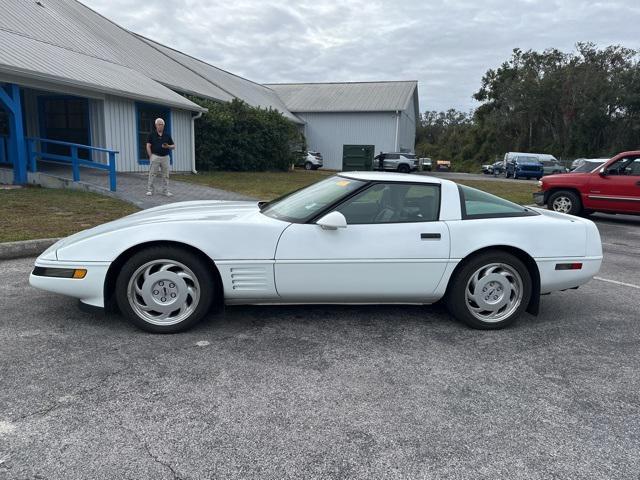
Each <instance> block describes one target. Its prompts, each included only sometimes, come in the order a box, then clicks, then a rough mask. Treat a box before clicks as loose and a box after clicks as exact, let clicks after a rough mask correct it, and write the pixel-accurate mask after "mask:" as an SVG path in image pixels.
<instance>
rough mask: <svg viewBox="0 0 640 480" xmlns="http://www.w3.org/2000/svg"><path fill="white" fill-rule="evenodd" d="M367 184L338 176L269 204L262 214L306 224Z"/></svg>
mask: <svg viewBox="0 0 640 480" xmlns="http://www.w3.org/2000/svg"><path fill="white" fill-rule="evenodd" d="M365 184H366V182H363V181H361V180H354V179H352V178H346V177H341V176H339V175H336V176H333V177H329V178H327V179H326V180H322V181H321V182H318V183H314V184H313V185H310V186H308V187H306V188H303V189H302V190H298V191H296V192H293V193H290V194H288V195H285V196H284V197H281V198H279V199H276V200H274V201H272V202H270V203H268V204H267V205H266V206H265V207H264V208H263V209H262V213H264V214H265V215H267V216H269V217H271V218H277V219H278V220H284V221H287V222H293V223H304V222H306V221H308V220H310V219H311V218H313V217H315V216H316V215H317V214H318V213H320V212H321V211H322V210H323V209H324V208H326V207H328V206H330V205H333V204H334V203H336V202H338V201H340V200H341V199H342V198H344V197H346V196H348V195H350V194H351V193H353V192H354V191H356V190H358V189H359V188H360V187H362V186H363V185H365Z"/></svg>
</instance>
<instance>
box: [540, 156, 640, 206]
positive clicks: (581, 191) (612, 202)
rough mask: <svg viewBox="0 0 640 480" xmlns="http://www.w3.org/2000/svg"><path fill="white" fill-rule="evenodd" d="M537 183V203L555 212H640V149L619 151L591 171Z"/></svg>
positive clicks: (557, 176)
mask: <svg viewBox="0 0 640 480" xmlns="http://www.w3.org/2000/svg"><path fill="white" fill-rule="evenodd" d="M538 185H539V186H540V191H539V192H536V193H534V194H533V199H534V201H535V203H536V204H538V205H540V206H542V205H547V208H549V209H550V210H555V211H556V212H561V213H570V214H572V215H581V214H582V215H588V214H589V213H593V212H605V213H626V214H632V215H640V151H633V152H623V153H620V154H618V155H616V156H615V157H613V158H612V159H611V160H609V161H608V162H606V163H605V164H604V165H602V166H601V167H598V168H597V169H595V170H594V171H592V172H587V173H565V174H562V175H550V176H548V177H543V178H542V180H540V181H539V182H538Z"/></svg>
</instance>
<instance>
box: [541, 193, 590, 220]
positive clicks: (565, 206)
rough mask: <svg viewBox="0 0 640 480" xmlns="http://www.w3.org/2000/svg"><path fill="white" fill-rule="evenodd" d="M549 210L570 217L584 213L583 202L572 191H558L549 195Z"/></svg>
mask: <svg viewBox="0 0 640 480" xmlns="http://www.w3.org/2000/svg"><path fill="white" fill-rule="evenodd" d="M547 208H548V209H549V210H553V211H554V212H559V213H568V214H569V215H580V213H581V212H582V202H581V201H580V197H579V196H578V195H576V194H575V193H574V192H572V191H570V190H558V191H557V192H553V193H552V194H551V195H549V199H548V200H547Z"/></svg>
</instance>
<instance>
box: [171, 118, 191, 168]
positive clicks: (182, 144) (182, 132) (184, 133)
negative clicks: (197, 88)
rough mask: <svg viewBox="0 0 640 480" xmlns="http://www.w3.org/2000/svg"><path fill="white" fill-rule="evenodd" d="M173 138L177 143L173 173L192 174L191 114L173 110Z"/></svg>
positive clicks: (174, 152)
mask: <svg viewBox="0 0 640 480" xmlns="http://www.w3.org/2000/svg"><path fill="white" fill-rule="evenodd" d="M171 138H173V141H174V142H175V143H176V149H175V150H174V151H173V171H175V172H190V171H191V161H192V158H193V144H192V143H191V112H187V111H185V110H171Z"/></svg>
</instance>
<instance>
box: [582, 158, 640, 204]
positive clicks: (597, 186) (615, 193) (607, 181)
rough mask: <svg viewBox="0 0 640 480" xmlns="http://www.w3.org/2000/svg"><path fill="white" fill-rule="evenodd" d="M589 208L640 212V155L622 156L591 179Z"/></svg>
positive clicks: (588, 194)
mask: <svg viewBox="0 0 640 480" xmlns="http://www.w3.org/2000/svg"><path fill="white" fill-rule="evenodd" d="M587 196H588V199H589V208H592V209H594V210H609V211H616V212H629V213H640V156H637V155H633V156H628V157H623V158H620V159H619V160H617V161H615V162H613V163H611V164H610V165H609V166H607V167H606V170H605V172H604V174H599V173H594V174H592V178H591V179H590V181H589V187H588V193H587Z"/></svg>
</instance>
